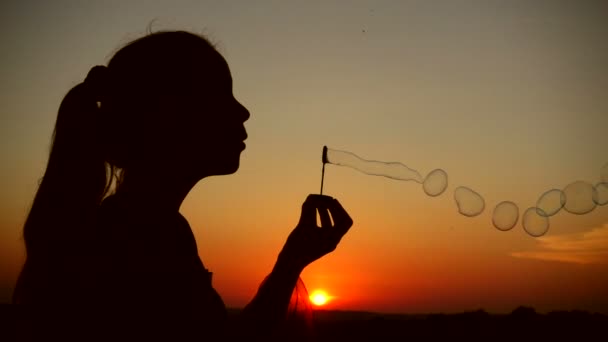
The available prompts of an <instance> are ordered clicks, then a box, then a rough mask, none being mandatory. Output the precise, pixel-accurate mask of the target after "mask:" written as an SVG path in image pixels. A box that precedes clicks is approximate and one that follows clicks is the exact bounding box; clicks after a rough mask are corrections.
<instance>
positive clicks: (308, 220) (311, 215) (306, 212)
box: [298, 197, 317, 226]
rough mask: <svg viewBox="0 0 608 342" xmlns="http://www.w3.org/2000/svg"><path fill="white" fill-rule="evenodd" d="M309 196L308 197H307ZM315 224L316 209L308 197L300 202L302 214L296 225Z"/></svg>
mask: <svg viewBox="0 0 608 342" xmlns="http://www.w3.org/2000/svg"><path fill="white" fill-rule="evenodd" d="M309 198H310V197H309ZM316 224H317V209H316V208H315V205H314V203H313V202H312V201H309V200H308V198H307V199H306V201H304V203H302V214H301V215H300V222H299V224H298V225H308V226H311V225H316Z"/></svg>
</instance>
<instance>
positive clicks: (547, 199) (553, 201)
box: [536, 189, 566, 216]
mask: <svg viewBox="0 0 608 342" xmlns="http://www.w3.org/2000/svg"><path fill="white" fill-rule="evenodd" d="M565 204H566V195H564V192H563V191H561V190H560V189H551V190H549V191H547V192H545V193H544V194H542V195H541V196H540V198H539V199H538V201H536V207H537V208H538V209H540V210H538V214H539V215H547V216H553V215H555V214H557V212H558V211H560V210H561V209H562V208H563V207H564V205H565Z"/></svg>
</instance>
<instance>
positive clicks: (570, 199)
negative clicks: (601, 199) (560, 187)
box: [564, 181, 597, 215]
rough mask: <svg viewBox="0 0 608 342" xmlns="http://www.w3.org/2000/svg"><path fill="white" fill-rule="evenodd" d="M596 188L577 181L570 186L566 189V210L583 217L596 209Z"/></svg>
mask: <svg viewBox="0 0 608 342" xmlns="http://www.w3.org/2000/svg"><path fill="white" fill-rule="evenodd" d="M596 192H597V191H596V190H595V187H594V186H593V185H591V184H589V183H587V182H583V181H576V182H573V183H570V184H568V185H567V186H566V187H565V188H564V195H565V196H566V204H564V210H566V211H567V212H569V213H572V214H577V215H583V214H587V213H589V212H591V211H592V210H593V209H595V207H596V204H595V201H594V200H593V199H594V198H597V193H596Z"/></svg>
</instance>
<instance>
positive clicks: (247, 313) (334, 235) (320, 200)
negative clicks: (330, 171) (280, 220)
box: [242, 195, 353, 335]
mask: <svg viewBox="0 0 608 342" xmlns="http://www.w3.org/2000/svg"><path fill="white" fill-rule="evenodd" d="M317 212H318V213H319V217H320V221H321V227H318V226H317V216H316V215H317ZM332 219H333V224H332ZM352 224H353V221H352V219H351V218H350V216H349V215H348V213H347V212H346V210H344V208H343V207H342V205H341V204H340V203H339V202H338V200H336V199H334V198H332V197H329V196H324V195H309V196H308V198H307V199H306V201H304V203H303V204H302V214H301V216H300V221H299V223H298V225H297V226H296V227H295V228H294V230H293V231H292V232H291V234H290V235H289V237H288V238H287V241H286V242H285V245H284V246H283V249H282V250H281V252H280V253H279V256H278V258H277V262H276V264H275V266H274V268H273V269H272V272H271V273H270V275H269V276H268V277H267V278H266V280H265V281H264V282H263V283H262V285H261V286H260V288H259V289H258V292H257V294H256V296H255V297H254V298H253V300H252V301H251V302H250V303H249V304H248V305H247V307H246V308H245V310H244V312H243V316H242V321H243V323H244V325H245V327H246V329H247V330H249V331H250V333H252V334H254V335H260V334H270V333H272V331H273V330H274V329H275V328H276V327H278V326H279V325H280V324H281V323H282V322H283V321H284V319H285V317H286V314H287V309H288V307H289V301H290V298H291V294H292V292H293V290H294V287H295V285H296V283H297V281H298V278H299V277H300V273H301V272H302V270H304V268H305V267H306V266H308V265H309V264H310V263H312V262H313V261H315V260H317V259H319V258H321V257H322V256H324V255H326V254H328V253H330V252H332V251H334V250H335V249H336V247H337V246H338V243H339V242H340V240H341V239H342V237H343V236H344V234H346V232H348V230H349V229H350V227H351V226H352Z"/></svg>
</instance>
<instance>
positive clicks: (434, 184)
mask: <svg viewBox="0 0 608 342" xmlns="http://www.w3.org/2000/svg"><path fill="white" fill-rule="evenodd" d="M447 187H448V174H447V173H446V172H445V171H443V170H442V169H435V170H433V171H431V172H429V174H428V175H427V176H426V178H425V179H424V182H423V183H422V189H423V190H424V192H425V193H426V194H427V195H429V196H433V197H435V196H439V195H441V194H442V193H443V192H444V191H445V189H446V188H447Z"/></svg>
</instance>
